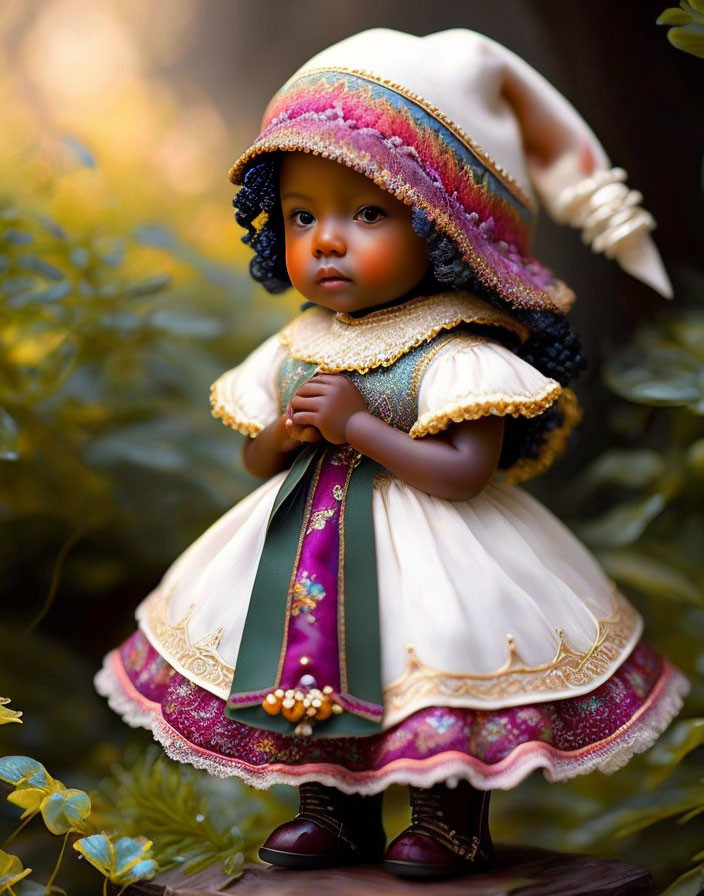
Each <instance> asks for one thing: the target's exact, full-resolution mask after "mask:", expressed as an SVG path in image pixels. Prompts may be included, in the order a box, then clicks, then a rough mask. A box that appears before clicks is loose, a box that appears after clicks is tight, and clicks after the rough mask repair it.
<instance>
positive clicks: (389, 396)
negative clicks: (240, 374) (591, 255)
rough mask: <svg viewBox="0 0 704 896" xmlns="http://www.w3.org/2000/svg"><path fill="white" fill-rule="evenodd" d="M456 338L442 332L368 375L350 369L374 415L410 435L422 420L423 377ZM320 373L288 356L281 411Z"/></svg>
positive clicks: (281, 378)
mask: <svg viewBox="0 0 704 896" xmlns="http://www.w3.org/2000/svg"><path fill="white" fill-rule="evenodd" d="M451 338H452V337H451V336H450V335H448V334H447V333H441V334H440V335H438V336H436V337H435V339H431V340H430V341H428V342H424V343H422V344H421V345H418V346H416V347H415V348H412V349H410V350H409V351H408V352H406V354H404V355H401V357H400V358H399V359H398V360H397V361H395V362H394V363H393V364H390V365H389V366H388V367H374V368H373V369H372V370H369V371H368V372H367V373H358V372H357V371H356V370H347V371H345V372H344V374H343V375H344V376H346V377H349V379H351V380H352V382H353V383H354V384H355V386H356V387H357V388H358V389H359V391H360V392H361V393H362V395H363V397H364V400H365V401H366V403H367V408H368V410H369V413H370V414H373V415H374V416H375V417H379V419H381V420H383V421H384V423H388V424H390V425H391V426H393V427H395V428H396V429H400V430H402V431H403V432H408V431H409V430H410V429H411V427H412V426H413V424H414V423H415V422H416V420H417V419H418V390H419V388H420V383H421V380H422V378H423V374H424V373H425V370H426V369H427V367H428V364H429V363H430V360H431V359H432V358H434V357H435V355H436V354H437V352H438V351H439V350H440V348H441V347H442V346H443V345H444V344H445V343H446V342H447V341H448V340H449V339H451ZM316 371H317V367H316V365H315V364H310V363H308V362H306V361H298V360H296V359H295V358H291V357H290V356H287V357H286V358H285V359H284V362H283V364H282V365H281V372H280V374H279V395H280V411H281V413H283V412H284V411H285V410H286V406H287V405H288V403H289V401H290V400H291V397H292V396H293V394H294V393H295V391H296V389H298V387H299V386H301V385H302V384H303V383H304V382H306V380H308V379H310V378H311V377H312V376H313V375H314V374H315V373H316Z"/></svg>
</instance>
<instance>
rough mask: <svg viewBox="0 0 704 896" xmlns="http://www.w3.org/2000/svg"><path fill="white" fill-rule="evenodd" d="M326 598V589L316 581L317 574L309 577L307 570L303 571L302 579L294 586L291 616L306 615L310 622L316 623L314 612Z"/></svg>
mask: <svg viewBox="0 0 704 896" xmlns="http://www.w3.org/2000/svg"><path fill="white" fill-rule="evenodd" d="M324 597H325V589H324V588H323V586H322V585H321V584H320V582H316V581H315V573H313V575H308V573H307V572H306V571H305V570H301V577H300V578H299V579H298V581H297V582H296V583H295V584H294V586H293V601H292V603H291V615H292V616H298V614H299V613H304V614H305V617H306V619H307V620H308V622H311V623H313V622H315V616H314V615H313V610H314V609H315V608H316V606H317V605H318V603H319V602H320V601H321V600H322V599H323V598H324Z"/></svg>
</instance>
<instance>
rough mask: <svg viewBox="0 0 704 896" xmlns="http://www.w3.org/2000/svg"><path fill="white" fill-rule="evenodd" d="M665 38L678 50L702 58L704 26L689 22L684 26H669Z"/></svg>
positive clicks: (703, 57)
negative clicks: (689, 23)
mask: <svg viewBox="0 0 704 896" xmlns="http://www.w3.org/2000/svg"><path fill="white" fill-rule="evenodd" d="M667 39H668V40H669V41H670V43H671V44H672V46H673V47H677V49H678V50H683V51H684V52H685V53H690V54H691V55H692V56H698V57H699V58H700V59H704V27H703V26H702V25H698V24H696V25H695V24H691V25H688V26H687V27H686V28H671V29H670V30H669V31H668V32H667Z"/></svg>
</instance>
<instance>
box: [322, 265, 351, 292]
mask: <svg viewBox="0 0 704 896" xmlns="http://www.w3.org/2000/svg"><path fill="white" fill-rule="evenodd" d="M315 282H316V284H317V285H318V286H323V287H325V288H326V289H338V288H340V287H342V286H345V285H346V284H347V283H351V282H352V281H351V280H350V278H349V277H345V275H344V274H342V273H341V272H340V271H338V270H337V268H333V267H324V268H319V269H318V272H317V274H316V275H315Z"/></svg>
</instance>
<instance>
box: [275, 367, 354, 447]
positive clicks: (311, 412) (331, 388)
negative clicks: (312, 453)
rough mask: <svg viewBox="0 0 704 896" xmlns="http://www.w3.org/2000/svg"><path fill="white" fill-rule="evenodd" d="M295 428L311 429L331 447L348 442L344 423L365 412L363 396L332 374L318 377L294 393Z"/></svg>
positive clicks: (338, 375) (350, 381) (292, 411)
mask: <svg viewBox="0 0 704 896" xmlns="http://www.w3.org/2000/svg"><path fill="white" fill-rule="evenodd" d="M290 408H291V419H292V421H293V424H294V425H295V426H314V427H316V428H317V430H318V431H319V432H320V433H322V435H323V438H325V439H327V441H328V442H332V443H333V445H341V444H342V443H343V442H346V441H347V436H346V435H345V430H346V427H347V421H348V420H349V419H350V417H352V416H353V414H357V413H359V412H360V411H363V412H366V410H367V405H366V402H365V401H364V398H363V397H362V393H361V392H360V391H359V389H358V388H357V387H356V386H355V384H354V383H353V382H352V380H350V379H348V377H346V376H342V375H340V374H334V373H319V374H317V376H314V377H312V379H310V380H308V382H307V383H304V384H303V385H302V386H301V387H300V388H299V389H297V390H296V393H295V394H294V396H293V398H292V399H291V404H290Z"/></svg>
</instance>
